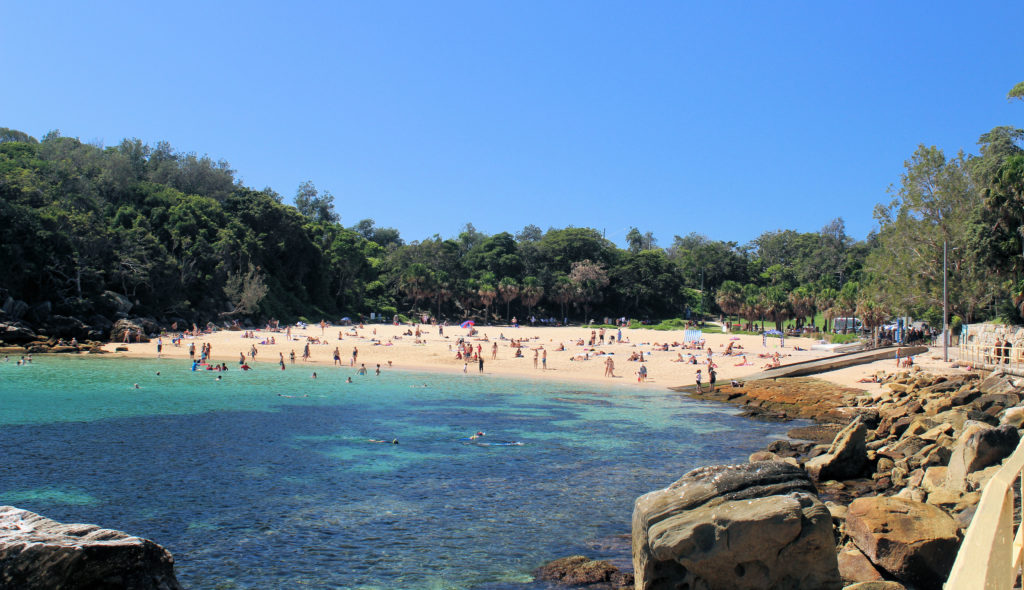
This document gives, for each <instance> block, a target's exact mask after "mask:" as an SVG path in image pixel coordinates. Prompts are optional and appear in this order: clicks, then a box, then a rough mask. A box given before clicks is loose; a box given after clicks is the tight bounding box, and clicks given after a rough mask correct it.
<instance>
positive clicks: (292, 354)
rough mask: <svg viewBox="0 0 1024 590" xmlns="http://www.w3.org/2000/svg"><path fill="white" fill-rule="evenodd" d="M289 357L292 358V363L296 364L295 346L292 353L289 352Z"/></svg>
mask: <svg viewBox="0 0 1024 590" xmlns="http://www.w3.org/2000/svg"><path fill="white" fill-rule="evenodd" d="M288 358H289V359H291V362H292V364H293V365H294V364H295V349H294V348H293V349H292V351H291V353H289V354H288Z"/></svg>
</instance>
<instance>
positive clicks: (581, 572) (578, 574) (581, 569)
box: [534, 555, 628, 586]
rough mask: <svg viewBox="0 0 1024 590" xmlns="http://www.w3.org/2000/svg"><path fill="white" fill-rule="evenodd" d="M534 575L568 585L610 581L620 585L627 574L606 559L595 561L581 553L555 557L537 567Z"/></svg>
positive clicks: (539, 578) (540, 578)
mask: <svg viewBox="0 0 1024 590" xmlns="http://www.w3.org/2000/svg"><path fill="white" fill-rule="evenodd" d="M534 575H535V576H536V577H537V579H538V580H545V581H551V582H559V583H561V584H565V585H568V586H584V585H587V584H600V583H603V582H612V583H614V584H615V585H616V586H621V585H622V584H623V583H624V582H625V580H624V579H623V578H624V577H625V576H627V575H628V574H623V573H621V572H620V571H619V568H617V567H615V566H614V565H612V564H610V563H608V562H607V561H597V560H594V559H590V558H589V557H584V556H582V555H573V556H571V557H563V558H562V559H556V560H555V561H552V562H551V563H549V564H547V565H545V566H543V567H541V568H540V569H538V570H537V571H536V572H535V573H534Z"/></svg>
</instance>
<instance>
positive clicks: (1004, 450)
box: [947, 423, 1020, 490]
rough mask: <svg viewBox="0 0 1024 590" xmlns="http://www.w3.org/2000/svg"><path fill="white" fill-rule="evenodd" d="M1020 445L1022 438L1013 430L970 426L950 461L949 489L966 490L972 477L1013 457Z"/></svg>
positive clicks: (977, 425) (961, 436)
mask: <svg viewBox="0 0 1024 590" xmlns="http://www.w3.org/2000/svg"><path fill="white" fill-rule="evenodd" d="M1019 442H1020V435H1019V434H1018V433H1017V429H1016V428H1014V427H1012V426H1000V427H999V428H992V427H990V426H988V425H983V424H977V423H969V424H968V425H967V426H965V427H964V432H963V433H962V434H961V435H960V438H959V439H957V444H956V446H955V447H954V449H953V455H952V457H950V459H949V472H948V474H947V486H948V487H950V488H951V489H957V490H964V489H966V483H967V475H968V474H969V473H972V472H974V471H978V470H979V469H984V468H985V467H988V466H989V465H994V464H996V463H998V462H1000V461H1002V460H1003V458H1005V457H1007V456H1009V455H1010V454H1011V453H1013V451H1014V450H1015V449H1016V448H1017V444H1018V443H1019Z"/></svg>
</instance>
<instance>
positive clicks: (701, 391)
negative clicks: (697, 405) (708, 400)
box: [697, 369, 704, 393]
mask: <svg viewBox="0 0 1024 590" xmlns="http://www.w3.org/2000/svg"><path fill="white" fill-rule="evenodd" d="M700 380H701V375H700V369H697V393H704V387H703V386H701V384H700Z"/></svg>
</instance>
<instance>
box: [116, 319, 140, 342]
mask: <svg viewBox="0 0 1024 590" xmlns="http://www.w3.org/2000/svg"><path fill="white" fill-rule="evenodd" d="M125 331H127V332H128V333H129V340H130V341H131V342H149V336H147V332H146V330H145V328H144V327H143V326H142V325H141V324H139V323H137V322H135V321H132V320H129V319H120V320H117V321H116V322H114V327H113V328H111V329H110V340H111V341H112V342H125Z"/></svg>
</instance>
